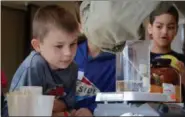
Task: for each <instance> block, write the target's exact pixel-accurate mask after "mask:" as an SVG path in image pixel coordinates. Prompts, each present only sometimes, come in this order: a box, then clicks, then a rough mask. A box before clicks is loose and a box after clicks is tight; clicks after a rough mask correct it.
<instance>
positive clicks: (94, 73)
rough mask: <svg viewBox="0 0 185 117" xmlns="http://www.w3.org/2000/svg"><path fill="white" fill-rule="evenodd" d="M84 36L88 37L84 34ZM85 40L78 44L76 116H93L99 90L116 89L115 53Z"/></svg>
mask: <svg viewBox="0 0 185 117" xmlns="http://www.w3.org/2000/svg"><path fill="white" fill-rule="evenodd" d="M82 38H86V37H85V36H84V35H83V37H82ZM82 40H85V41H83V42H81V43H80V44H79V45H78V49H77V53H76V56H75V62H76V63H77V65H78V67H79V69H78V70H79V71H78V81H77V89H76V101H77V107H76V109H77V110H76V111H73V115H74V116H93V112H94V109H95V108H96V102H95V97H96V94H97V93H98V92H114V91H115V69H116V68H115V66H116V65H115V64H116V57H115V55H114V54H111V53H107V52H102V51H101V50H100V49H99V48H98V47H96V46H95V45H93V44H92V43H91V40H88V39H82Z"/></svg>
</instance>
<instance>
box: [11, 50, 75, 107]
mask: <svg viewBox="0 0 185 117" xmlns="http://www.w3.org/2000/svg"><path fill="white" fill-rule="evenodd" d="M77 73H78V68H77V66H76V64H75V63H72V64H71V65H69V67H68V68H66V69H59V70H52V69H50V67H49V65H48V63H47V62H46V61H45V59H44V58H43V57H42V56H41V55H40V54H39V53H38V52H36V51H32V52H31V53H30V54H29V56H28V57H27V58H26V59H25V60H24V61H23V63H21V65H20V66H19V68H18V69H17V71H16V73H15V74H14V76H13V79H12V81H11V86H10V91H14V90H16V89H19V88H20V87H21V86H42V88H43V94H47V93H49V92H48V91H49V90H50V89H52V90H53V89H54V90H55V89H56V87H62V88H63V89H64V92H65V93H66V95H65V96H61V97H60V96H59V95H58V97H59V99H62V100H63V101H64V102H65V103H66V106H67V107H68V108H69V109H71V108H74V107H75V91H76V80H77ZM62 85H63V86H62Z"/></svg>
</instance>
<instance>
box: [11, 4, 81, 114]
mask: <svg viewBox="0 0 185 117" xmlns="http://www.w3.org/2000/svg"><path fill="white" fill-rule="evenodd" d="M78 35H79V28H78V22H77V21H76V20H75V18H74V17H73V15H72V14H70V13H69V12H68V11H66V10H65V9H64V8H61V7H59V6H57V5H49V6H45V7H42V8H40V9H39V10H38V11H37V12H36V14H35V16H34V19H33V39H32V40H31V44H32V46H33V48H34V51H32V52H31V53H30V55H29V56H28V57H27V58H26V59H25V60H24V61H23V63H22V64H21V65H20V66H19V68H18V69H17V71H16V73H15V75H14V77H13V79H12V82H11V86H10V91H14V90H16V89H18V88H20V87H21V86H42V88H43V94H46V95H47V94H49V93H50V92H49V91H50V90H52V89H55V88H56V87H61V86H62V87H63V88H64V91H65V93H66V95H65V96H64V97H63V96H62V95H63V94H59V95H58V96H59V98H57V99H55V102H54V108H53V113H57V112H62V111H66V110H69V109H73V108H74V105H75V91H76V80H77V71H78V68H77V66H76V64H74V63H73V59H74V57H75V54H76V49H77V38H78Z"/></svg>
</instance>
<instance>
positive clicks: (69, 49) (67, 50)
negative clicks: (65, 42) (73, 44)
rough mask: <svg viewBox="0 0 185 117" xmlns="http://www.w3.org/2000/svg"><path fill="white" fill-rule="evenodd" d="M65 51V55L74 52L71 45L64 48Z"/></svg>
mask: <svg viewBox="0 0 185 117" xmlns="http://www.w3.org/2000/svg"><path fill="white" fill-rule="evenodd" d="M63 53H64V56H69V57H70V56H71V54H72V50H71V48H70V47H66V48H65V49H64V50H63Z"/></svg>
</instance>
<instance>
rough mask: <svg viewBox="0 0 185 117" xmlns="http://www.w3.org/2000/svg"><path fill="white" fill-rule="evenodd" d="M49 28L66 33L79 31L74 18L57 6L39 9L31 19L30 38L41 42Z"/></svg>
mask: <svg viewBox="0 0 185 117" xmlns="http://www.w3.org/2000/svg"><path fill="white" fill-rule="evenodd" d="M51 28H57V29H61V30H64V31H66V32H68V33H73V32H75V31H78V29H79V28H78V22H77V21H76V19H75V17H74V16H73V15H72V14H71V13H70V12H69V11H67V10H66V9H64V8H62V7H60V6H58V5H48V6H45V7H41V8H40V9H38V11H37V12H36V13H35V16H34V19H33V23H32V36H33V38H35V39H40V40H41V41H42V40H43V38H44V37H45V36H46V35H47V33H48V32H49V31H50V29H51Z"/></svg>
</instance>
